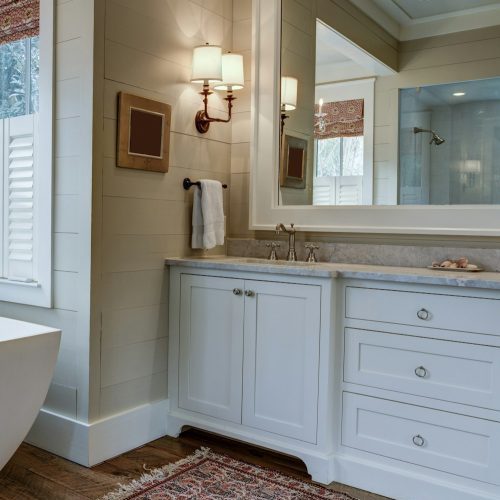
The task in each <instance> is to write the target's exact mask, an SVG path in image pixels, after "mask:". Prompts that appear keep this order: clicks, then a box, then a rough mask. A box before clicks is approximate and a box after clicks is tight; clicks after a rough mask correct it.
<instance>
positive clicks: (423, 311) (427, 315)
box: [417, 308, 431, 321]
mask: <svg viewBox="0 0 500 500" xmlns="http://www.w3.org/2000/svg"><path fill="white" fill-rule="evenodd" d="M417 317H418V319H422V320H424V321H426V320H428V319H429V318H430V317H431V313H430V312H429V311H428V310H427V309H424V308H422V309H420V311H418V312H417Z"/></svg>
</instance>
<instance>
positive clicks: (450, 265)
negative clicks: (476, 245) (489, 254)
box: [428, 257, 484, 273]
mask: <svg viewBox="0 0 500 500" xmlns="http://www.w3.org/2000/svg"><path fill="white" fill-rule="evenodd" d="M428 269H435V270H436V271H459V272H466V273H477V272H479V271H484V269H482V268H480V267H479V266H476V264H469V259H467V258H466V257H460V259H455V260H453V259H447V260H443V261H442V262H433V263H432V266H428Z"/></svg>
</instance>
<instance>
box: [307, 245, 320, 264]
mask: <svg viewBox="0 0 500 500" xmlns="http://www.w3.org/2000/svg"><path fill="white" fill-rule="evenodd" d="M304 247H305V248H306V250H307V251H308V254H307V257H306V262H318V259H317V258H316V254H315V253H314V251H315V250H318V249H319V246H318V245H315V244H314V243H306V244H305V245H304Z"/></svg>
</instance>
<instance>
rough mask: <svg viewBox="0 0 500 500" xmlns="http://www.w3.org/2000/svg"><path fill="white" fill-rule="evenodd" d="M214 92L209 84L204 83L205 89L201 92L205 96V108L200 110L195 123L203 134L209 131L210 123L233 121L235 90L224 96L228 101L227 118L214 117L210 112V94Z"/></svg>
mask: <svg viewBox="0 0 500 500" xmlns="http://www.w3.org/2000/svg"><path fill="white" fill-rule="evenodd" d="M211 94H213V92H212V91H211V90H210V88H209V86H208V85H203V90H202V91H201V92H200V95H202V96H203V107H204V109H202V110H200V111H198V112H197V113H196V117H195V125H196V130H198V132H200V133H201V134H204V133H206V132H208V129H209V127H210V124H211V123H213V122H218V123H229V122H230V121H231V115H232V110H233V101H234V100H235V99H236V97H234V96H233V92H232V91H231V90H228V91H227V97H225V98H224V100H225V101H227V118H226V119H224V118H212V117H211V116H210V115H209V114H208V96H209V95H211Z"/></svg>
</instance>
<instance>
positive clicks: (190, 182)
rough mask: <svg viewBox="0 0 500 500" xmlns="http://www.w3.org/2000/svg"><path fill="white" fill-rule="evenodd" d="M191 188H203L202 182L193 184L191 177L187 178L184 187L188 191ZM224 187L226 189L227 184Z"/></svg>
mask: <svg viewBox="0 0 500 500" xmlns="http://www.w3.org/2000/svg"><path fill="white" fill-rule="evenodd" d="M191 186H198V187H199V188H201V182H200V181H196V182H193V181H192V180H191V179H190V178H189V177H186V178H185V179H184V180H183V181H182V187H183V188H184V189H185V190H186V191H187V190H188V189H189V188H190V187H191ZM222 187H223V188H224V189H226V188H227V184H222Z"/></svg>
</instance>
